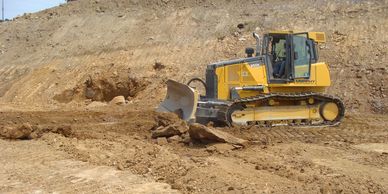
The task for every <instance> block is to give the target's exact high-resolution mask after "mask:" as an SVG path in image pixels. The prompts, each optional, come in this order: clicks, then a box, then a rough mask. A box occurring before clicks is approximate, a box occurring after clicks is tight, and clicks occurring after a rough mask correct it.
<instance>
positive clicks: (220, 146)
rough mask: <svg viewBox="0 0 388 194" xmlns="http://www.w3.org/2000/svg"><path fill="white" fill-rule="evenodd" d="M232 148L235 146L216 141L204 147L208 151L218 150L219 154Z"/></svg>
mask: <svg viewBox="0 0 388 194" xmlns="http://www.w3.org/2000/svg"><path fill="white" fill-rule="evenodd" d="M234 149H236V147H234V146H233V145H231V144H227V143H217V144H214V145H211V146H209V147H207V148H206V150H207V151H208V152H218V153H221V154H223V153H226V152H229V151H231V150H234Z"/></svg>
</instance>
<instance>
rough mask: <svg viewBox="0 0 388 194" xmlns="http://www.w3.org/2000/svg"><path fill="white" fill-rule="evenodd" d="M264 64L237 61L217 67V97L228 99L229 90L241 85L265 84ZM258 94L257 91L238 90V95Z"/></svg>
mask: <svg viewBox="0 0 388 194" xmlns="http://www.w3.org/2000/svg"><path fill="white" fill-rule="evenodd" d="M265 72H266V70H265V66H264V65H258V66H251V65H249V64H248V63H239V64H234V65H228V66H223V67H219V68H217V69H216V75H217V77H218V98H219V99H222V100H228V99H230V90H231V89H232V88H234V87H243V86H257V85H262V86H267V76H266V73H265ZM257 94H259V92H258V91H239V95H240V97H248V96H253V95H257Z"/></svg>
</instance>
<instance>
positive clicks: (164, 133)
mask: <svg viewBox="0 0 388 194" xmlns="http://www.w3.org/2000/svg"><path fill="white" fill-rule="evenodd" d="M186 131H187V128H186V127H184V126H180V125H168V126H167V127H162V128H160V127H159V128H157V129H156V130H154V131H152V132H151V136H152V138H157V137H171V136H174V135H181V134H182V133H185V132H186Z"/></svg>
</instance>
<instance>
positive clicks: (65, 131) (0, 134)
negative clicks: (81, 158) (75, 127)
mask: <svg viewBox="0 0 388 194" xmlns="http://www.w3.org/2000/svg"><path fill="white" fill-rule="evenodd" d="M45 133H56V134H61V135H63V136H65V137H71V136H72V134H73V131H72V128H71V127H70V126H59V127H41V126H39V125H32V126H31V125H30V124H29V123H24V124H22V125H20V126H17V125H13V126H2V127H1V128H0V138H4V139H11V140H17V139H19V140H28V139H36V138H40V137H42V136H43V135H44V134H45Z"/></svg>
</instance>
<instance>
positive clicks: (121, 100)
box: [109, 96, 125, 105]
mask: <svg viewBox="0 0 388 194" xmlns="http://www.w3.org/2000/svg"><path fill="white" fill-rule="evenodd" d="M109 104H115V105H124V104H125V98H124V96H116V97H114V98H113V99H112V100H111V101H110V102H109Z"/></svg>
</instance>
